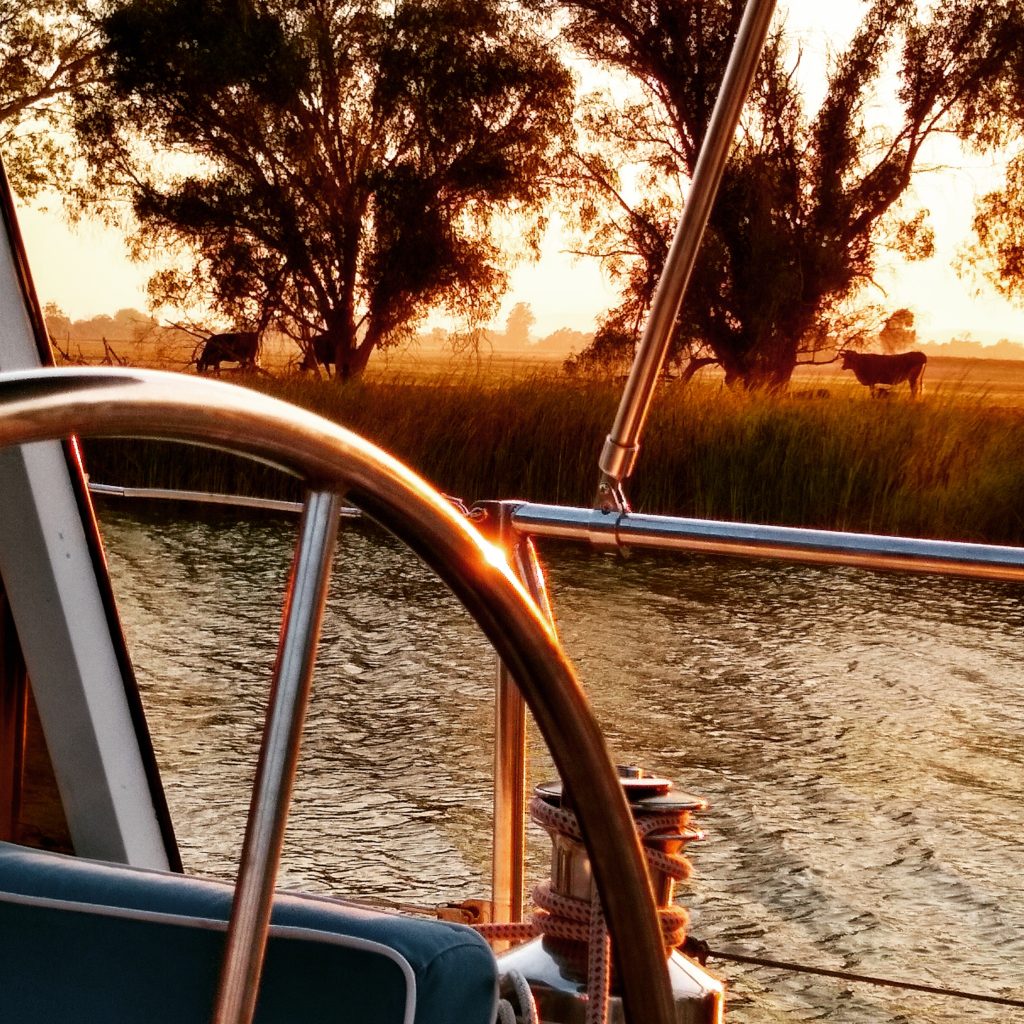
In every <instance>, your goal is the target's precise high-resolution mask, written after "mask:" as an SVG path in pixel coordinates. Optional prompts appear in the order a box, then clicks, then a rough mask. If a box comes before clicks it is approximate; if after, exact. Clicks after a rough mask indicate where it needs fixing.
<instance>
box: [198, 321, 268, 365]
mask: <svg viewBox="0 0 1024 1024" xmlns="http://www.w3.org/2000/svg"><path fill="white" fill-rule="evenodd" d="M259 347H260V336H259V332H258V331H231V332H230V333H228V334H211V335H210V336H209V337H208V338H207V339H206V341H204V342H203V350H202V351H201V352H200V353H199V358H198V359H197V360H196V369H197V370H198V371H199V372H200V373H207V372H208V371H209V370H213V371H214V372H215V373H218V374H219V373H220V364H221V363H238V366H239V369H246V368H249V369H254V368H255V366H256V354H257V352H258V351H259Z"/></svg>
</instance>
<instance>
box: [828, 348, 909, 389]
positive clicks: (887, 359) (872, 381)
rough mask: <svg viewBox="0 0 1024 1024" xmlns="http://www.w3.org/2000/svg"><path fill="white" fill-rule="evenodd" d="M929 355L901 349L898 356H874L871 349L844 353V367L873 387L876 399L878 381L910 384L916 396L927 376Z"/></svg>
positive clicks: (866, 384) (859, 379) (879, 382)
mask: <svg viewBox="0 0 1024 1024" xmlns="http://www.w3.org/2000/svg"><path fill="white" fill-rule="evenodd" d="M927 362H928V357H927V356H926V355H925V354H924V353H923V352H901V353H900V354H899V355H898V356H882V355H875V354H874V353H871V352H844V353H843V369H844V370H853V372H854V374H855V375H856V377H857V380H858V381H860V383H861V384H864V385H865V386H866V387H869V388H870V389H871V397H872V398H876V397H877V396H878V395H879V394H881V393H883V392H879V391H877V390H876V388H877V387H878V385H879V384H900V383H902V382H903V381H907V382H908V383H909V384H910V394H911V396H912V397H913V398H917V396H918V395H919V394H920V393H921V378H922V377H923V376H924V367H925V363H927Z"/></svg>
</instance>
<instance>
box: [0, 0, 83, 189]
mask: <svg viewBox="0 0 1024 1024" xmlns="http://www.w3.org/2000/svg"><path fill="white" fill-rule="evenodd" d="M99 43H100V35H99V32H98V31H97V29H96V25H95V22H94V20H93V18H92V16H91V14H90V5H89V3H88V2H87V0H32V2H31V3H27V2H25V0H0V149H2V151H3V158H4V167H5V170H6V171H7V175H8V177H9V178H10V181H11V184H12V185H13V187H14V189H15V190H16V191H17V192H18V194H19V195H20V196H21V197H22V198H23V199H31V198H33V197H34V196H35V195H36V194H37V193H38V192H39V191H40V190H41V189H42V188H44V187H45V186H47V185H54V184H59V183H61V182H62V181H64V180H65V179H66V175H67V173H68V153H67V151H66V149H65V147H64V146H63V144H62V142H61V139H60V137H59V136H58V135H57V134H56V133H55V129H60V128H66V126H67V115H68V101H69V98H70V97H71V95H72V94H73V93H75V92H76V91H77V90H78V89H80V88H82V87H83V86H84V85H85V84H86V83H87V82H90V81H92V80H93V79H94V77H95V75H96V73H97V72H98V70H99V64H100V62H99V61H97V60H96V55H97V52H98V49H99Z"/></svg>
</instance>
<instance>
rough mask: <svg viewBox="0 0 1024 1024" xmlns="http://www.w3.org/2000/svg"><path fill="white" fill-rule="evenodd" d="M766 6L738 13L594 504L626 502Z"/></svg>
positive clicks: (770, 0)
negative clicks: (628, 481)
mask: <svg viewBox="0 0 1024 1024" xmlns="http://www.w3.org/2000/svg"><path fill="white" fill-rule="evenodd" d="M774 10H775V0H750V2H749V3H748V4H747V7H746V10H745V11H744V13H743V20H742V21H741V22H740V27H739V31H738V32H737V34H736V42H735V43H734V44H733V48H732V54H731V56H730V57H729V65H728V67H727V68H726V71H725V76H724V78H723V79H722V88H721V90H720V92H719V94H718V99H717V101H716V102H715V109H714V112H713V113H712V115H711V121H710V122H709V124H708V130H707V134H706V135H705V136H704V143H703V145H702V146H701V150H700V156H699V157H698V159H697V166H696V168H695V169H694V172H693V182H692V183H691V187H690V194H689V196H688V197H687V200H686V206H685V207H684V208H683V215H682V217H681V218H680V220H679V226H678V227H677V229H676V234H675V238H674V239H673V240H672V247H671V249H670V250H669V253H668V258H667V259H666V260H665V269H664V270H663V271H662V275H661V280H660V282H659V283H658V290H657V292H656V293H655V295H654V301H653V302H652V304H651V313H650V316H649V317H648V319H647V324H646V326H645V327H644V334H643V337H642V338H641V340H640V345H639V347H638V348H637V352H636V357H635V358H634V360H633V366H632V369H631V370H630V373H629V380H628V381H627V382H626V387H625V390H624V391H623V393H622V399H621V400H620V402H619V409H618V412H617V413H616V416H615V422H614V424H613V426H612V431H611V433H610V434H609V435H608V437H607V439H606V440H605V443H604V449H603V450H602V452H601V458H600V461H599V463H598V465H599V468H600V470H601V482H600V484H599V487H598V494H597V504H598V506H609V507H613V508H618V509H622V510H625V509H628V507H629V506H628V504H627V503H626V500H625V497H624V495H623V493H622V482H623V480H625V479H626V478H627V477H628V476H629V475H630V473H632V471H633V466H634V464H635V463H636V457H637V452H638V451H639V450H640V434H641V432H642V430H643V426H644V421H645V420H646V419H647V412H648V409H649V408H650V404H651V399H652V397H653V396H654V389H655V386H656V385H657V383H658V375H659V374H660V373H661V367H662V364H663V363H664V361H665V354H666V352H667V351H668V345H669V341H670V340H671V337H672V328H673V326H674V324H675V322H676V317H677V316H678V315H679V309H680V307H681V306H682V302H683V296H684V294H685V293H686V286H687V284H688V283H689V280H690V274H691V273H692V271H693V266H694V263H695V262H696V259H697V251H698V249H699V248H700V243H701V239H702V238H703V236H704V229H705V227H706V226H707V222H708V217H709V216H710V214H711V207H712V205H713V203H714V200H715V195H716V193H717V192H718V186H719V184H720V182H721V180H722V173H723V171H724V170H725V163H726V160H727V159H728V158H729V152H730V149H731V148H732V142H733V137H734V136H735V134H736V126H737V125H738V124H739V119H740V113H741V112H742V110H743V104H744V103H745V102H746V99H747V94H748V93H749V92H750V86H751V84H752V83H753V81H754V74H755V72H756V70H757V64H758V61H759V60H760V58H761V50H762V49H763V48H764V42H765V39H766V38H767V36H768V26H769V25H770V23H771V20H772V13H773V12H774Z"/></svg>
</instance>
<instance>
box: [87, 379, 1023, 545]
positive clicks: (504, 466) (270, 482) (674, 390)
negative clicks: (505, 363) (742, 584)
mask: <svg viewBox="0 0 1024 1024" xmlns="http://www.w3.org/2000/svg"><path fill="white" fill-rule="evenodd" d="M253 386H256V387H259V388H260V389H261V390H265V391H268V392H270V393H272V394H275V395H277V396H278V397H281V398H285V399H287V400H289V401H292V402H295V403H296V404H298V405H302V406H305V407H307V408H310V409H312V410H314V411H315V412H318V413H320V414H321V415H324V416H326V417H327V418H329V419H333V420H336V421H338V422H340V423H343V424H345V425H346V426H348V427H350V428H351V429H353V430H355V431H357V432H358V433H361V434H363V435H365V436H366V437H368V438H369V439H371V440H373V441H375V442H376V443H378V444H380V445H381V446H382V447H384V448H386V449H388V450H389V451H391V452H392V453H394V454H395V455H397V456H398V457H399V458H401V459H403V460H405V461H406V462H408V463H409V464H410V465H412V466H413V467H414V468H416V469H417V470H418V471H419V472H420V473H422V474H423V475H424V476H425V477H426V478H427V479H429V480H430V481H431V482H432V483H434V484H435V485H436V486H437V487H439V488H441V489H442V490H444V491H446V492H447V493H450V494H454V495H458V496H460V497H462V498H464V499H465V500H467V501H476V500H481V499H487V498H508V497H511V498H524V499H529V500H532V501H540V502H564V503H571V504H576V505H586V504H589V503H590V501H591V500H592V497H593V494H594V491H595V487H596V483H597V476H598V473H597V468H596V465H597V456H598V453H599V451H600V448H601V445H602V443H603V440H604V437H605V435H606V434H607V432H608V430H609V427H610V425H611V422H612V419H613V416H614V412H615V409H616V406H617V403H618V395H619V389H618V387H616V386H615V385H612V384H606V383H591V382H574V381H569V380H567V379H566V378H564V377H560V376H556V375H554V374H542V373H539V374H534V375H522V374H521V375H519V376H514V377H508V378H502V377H498V376H495V375H494V374H480V375H477V376H473V375H464V374H463V375H458V376H450V377H435V378H430V379H413V378H409V377H406V378H403V377H401V376H391V377H384V378H377V379H368V380H365V381H359V382H357V383H354V384H351V385H348V386H346V387H338V386H337V385H336V384H335V383H333V382H323V381H311V380H309V379H301V378H282V379H279V380H273V379H269V378H261V379H260V380H258V381H254V382H253ZM1022 431H1024V410H1019V409H1013V408H1010V409H998V408H992V407H990V406H988V405H987V404H986V403H985V401H984V400H983V399H982V398H981V397H961V398H956V397H939V398H936V397H932V398H930V399H928V400H925V401H922V402H916V403H913V402H910V401H907V400H904V399H890V400H888V401H871V400H869V399H867V398H866V397H864V392H863V389H855V388H853V387H851V388H850V389H849V390H843V389H834V390H833V392H832V396H831V397H829V398H827V399H820V400H811V401H801V400H797V399H794V398H784V397H783V398H778V397H772V396H766V395H756V394H742V393H733V392H731V391H729V390H726V389H724V388H721V387H720V386H718V385H717V384H707V385H703V384H701V383H699V382H694V383H693V384H691V385H690V386H689V387H686V388H681V387H678V386H675V387H674V386H673V385H671V384H665V385H662V387H661V390H660V391H659V394H658V396H657V398H656V400H655V403H654V406H653V408H652V412H651V416H650V419H649V422H648V425H647V428H646V431H645V434H644V438H643V442H642V448H641V452H640V457H639V460H638V463H637V469H636V472H635V474H634V477H633V479H631V480H630V481H629V482H628V485H627V489H628V492H629V495H630V498H631V500H632V502H633V505H634V507H636V508H638V509H642V510H643V511H646V512H651V513H673V514H680V515H689V516H700V517H708V518H714V519H734V520H745V521H748V522H762V523H777V524H782V525H791V526H812V527H822V528H837V529H845V530H863V531H870V532H876V533H896V534H905V535H912V536H928V537H945V538H956V539H964V540H983V541H989V542H993V543H1011V544H1019V543H1022V542H1024V444H1022V443H1021V440H1022V438H1021V432H1022ZM87 459H88V464H89V468H90V470H91V472H92V474H93V477H94V478H95V479H98V480H100V479H101V480H103V481H105V482H112V483H120V484H125V485H137V486H141V485H146V486H166V487H181V488H199V489H208V490H224V491H233V492H238V493H245V494H253V493H256V494H266V495H272V496H282V495H287V496H294V495H295V493H296V492H295V487H294V484H293V483H292V482H290V481H287V480H286V479H285V478H283V477H282V478H276V477H275V476H274V474H272V472H271V471H269V470H266V469H265V468H263V467H260V466H257V465H255V464H250V463H244V462H239V461H237V460H232V459H231V458H229V457H227V456H224V457H220V456H217V457H212V456H211V454H210V453H209V452H206V451H203V452H202V453H201V454H200V455H199V456H198V457H197V456H195V455H190V454H188V453H187V452H185V451H184V450H183V449H180V448H179V446H173V448H172V446H166V445H159V446H157V445H154V444H153V443H151V442H103V443H102V444H99V443H96V442H93V443H90V444H89V445H88V447H87Z"/></svg>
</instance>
